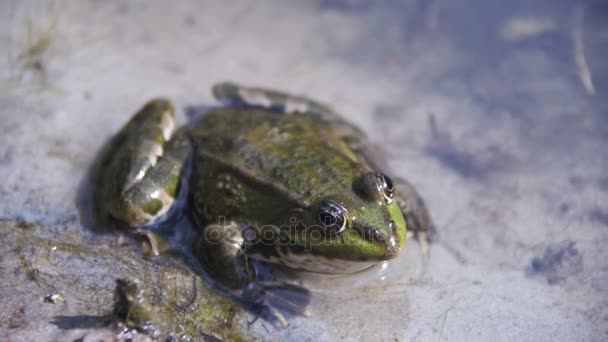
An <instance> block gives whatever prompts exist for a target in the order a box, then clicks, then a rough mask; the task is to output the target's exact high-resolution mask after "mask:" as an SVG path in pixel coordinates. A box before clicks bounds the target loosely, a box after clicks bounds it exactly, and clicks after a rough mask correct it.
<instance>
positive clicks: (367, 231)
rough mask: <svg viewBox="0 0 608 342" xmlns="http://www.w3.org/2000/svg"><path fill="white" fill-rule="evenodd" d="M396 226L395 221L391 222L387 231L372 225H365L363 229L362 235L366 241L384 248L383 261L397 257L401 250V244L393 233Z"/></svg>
mask: <svg viewBox="0 0 608 342" xmlns="http://www.w3.org/2000/svg"><path fill="white" fill-rule="evenodd" d="M394 226H395V223H394V221H393V220H390V222H388V224H387V229H379V228H377V227H373V226H371V225H365V226H363V227H362V228H361V233H362V234H361V235H362V236H363V238H364V239H366V240H367V241H370V242H373V243H376V244H379V245H382V246H383V247H384V255H383V259H385V260H388V259H392V258H394V257H396V256H397V255H398V254H399V251H400V250H401V244H400V243H399V242H398V241H397V239H396V237H395V235H394V234H393V233H392V232H393V227H394Z"/></svg>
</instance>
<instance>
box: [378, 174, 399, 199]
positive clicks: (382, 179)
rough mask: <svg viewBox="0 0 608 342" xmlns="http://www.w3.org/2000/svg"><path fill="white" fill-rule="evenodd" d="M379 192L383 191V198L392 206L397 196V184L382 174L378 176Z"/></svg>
mask: <svg viewBox="0 0 608 342" xmlns="http://www.w3.org/2000/svg"><path fill="white" fill-rule="evenodd" d="M378 190H380V191H382V196H384V199H385V200H386V203H388V204H390V203H391V202H392V201H393V196H395V183H393V180H392V179H391V178H390V177H389V176H387V175H385V174H382V173H379V174H378Z"/></svg>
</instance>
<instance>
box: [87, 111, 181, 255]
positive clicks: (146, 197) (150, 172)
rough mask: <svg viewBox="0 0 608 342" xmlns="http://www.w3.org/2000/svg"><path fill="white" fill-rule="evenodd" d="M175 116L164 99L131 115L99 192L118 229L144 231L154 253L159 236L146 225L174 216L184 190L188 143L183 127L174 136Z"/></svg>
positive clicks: (110, 152)
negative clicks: (147, 231) (128, 228)
mask: <svg viewBox="0 0 608 342" xmlns="http://www.w3.org/2000/svg"><path fill="white" fill-rule="evenodd" d="M173 116H174V109H173V106H172V104H171V103H170V102H169V101H168V100H165V99H156V100H152V101H150V102H148V103H147V104H146V105H145V106H144V107H143V108H142V109H141V110H140V111H139V112H137V113H136V114H135V115H134V116H133V118H132V119H131V120H130V121H129V122H128V123H127V124H126V125H125V126H124V127H123V128H122V129H121V130H120V132H119V133H118V134H117V135H116V136H115V137H114V138H113V140H112V141H111V142H110V144H109V146H108V148H107V151H106V154H105V155H104V158H103V159H102V161H101V168H100V173H99V177H98V184H97V192H96V196H95V199H96V202H97V203H98V204H97V207H98V208H99V209H100V210H102V211H103V213H102V214H104V215H109V216H110V217H112V219H114V220H115V221H117V222H118V226H119V227H123V226H127V227H132V228H136V229H137V231H143V232H144V235H148V236H149V241H150V243H151V246H152V249H153V250H154V251H155V252H158V251H159V250H160V245H159V243H160V240H159V239H158V237H157V236H155V234H154V233H146V232H145V227H147V226H150V225H153V224H154V225H156V224H159V223H162V222H164V221H167V220H169V219H173V218H176V217H175V216H177V215H174V214H176V212H175V211H173V210H171V209H172V208H176V207H178V206H179V205H178V206H176V205H175V204H176V203H178V202H180V201H182V200H184V199H185V193H186V184H185V182H184V183H183V182H181V181H180V180H181V178H182V176H183V172H184V170H185V168H184V164H186V160H187V159H188V155H189V149H190V145H189V141H188V138H187V136H186V134H185V132H184V131H178V132H176V133H175V134H173V127H174V122H173ZM171 221H172V220H171Z"/></svg>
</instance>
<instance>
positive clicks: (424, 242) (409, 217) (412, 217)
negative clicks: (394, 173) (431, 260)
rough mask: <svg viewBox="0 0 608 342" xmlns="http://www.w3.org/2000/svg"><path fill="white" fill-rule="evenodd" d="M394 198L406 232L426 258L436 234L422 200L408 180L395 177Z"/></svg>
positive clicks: (426, 258)
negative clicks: (416, 242) (412, 236)
mask: <svg viewBox="0 0 608 342" xmlns="http://www.w3.org/2000/svg"><path fill="white" fill-rule="evenodd" d="M395 183H396V189H397V190H396V193H395V199H396V201H397V204H398V205H399V208H400V209H401V213H402V214H403V217H404V218H405V224H406V225H407V229H408V232H411V233H412V234H413V235H414V238H415V239H416V240H417V241H418V242H419V243H420V248H421V251H422V255H423V257H424V259H425V260H428V255H429V251H430V249H429V245H430V243H431V242H432V241H433V240H434V238H435V236H436V231H435V227H434V225H433V223H432V221H431V217H430V215H429V212H428V210H427V208H426V204H425V203H424V200H423V199H422V197H420V195H419V194H418V192H417V191H416V189H414V186H413V185H412V184H410V183H409V182H408V181H406V180H404V179H401V178H396V179H395Z"/></svg>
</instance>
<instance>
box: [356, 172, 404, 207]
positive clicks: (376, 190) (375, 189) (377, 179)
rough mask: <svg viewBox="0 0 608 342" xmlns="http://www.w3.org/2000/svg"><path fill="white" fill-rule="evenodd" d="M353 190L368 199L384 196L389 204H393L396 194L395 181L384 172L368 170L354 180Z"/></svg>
mask: <svg viewBox="0 0 608 342" xmlns="http://www.w3.org/2000/svg"><path fill="white" fill-rule="evenodd" d="M353 191H355V193H356V194H358V195H359V197H361V198H363V199H366V200H368V201H377V200H378V199H379V197H380V196H382V198H384V201H385V202H386V203H387V204H391V203H392V202H393V197H394V196H395V183H394V182H393V180H392V179H391V178H390V177H389V176H387V175H385V174H383V173H377V172H368V173H366V174H364V175H362V176H361V177H359V178H357V179H356V180H355V181H354V182H353Z"/></svg>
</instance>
